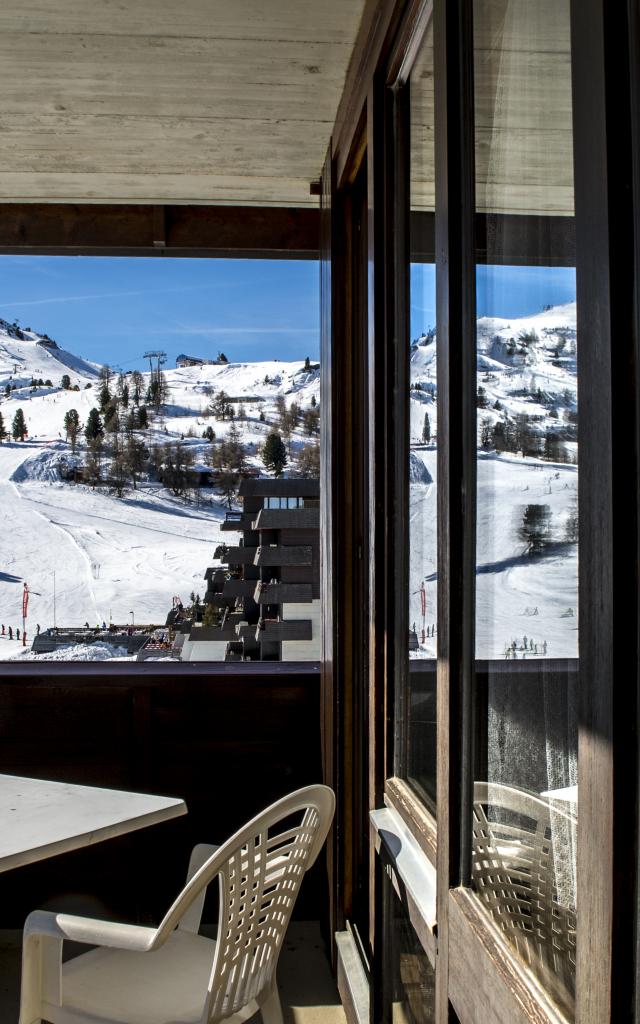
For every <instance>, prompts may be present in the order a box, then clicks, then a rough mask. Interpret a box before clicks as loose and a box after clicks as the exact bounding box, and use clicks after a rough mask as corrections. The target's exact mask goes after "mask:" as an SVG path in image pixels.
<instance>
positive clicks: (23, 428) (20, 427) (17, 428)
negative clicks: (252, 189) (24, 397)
mask: <svg viewBox="0 0 640 1024" xmlns="http://www.w3.org/2000/svg"><path fill="white" fill-rule="evenodd" d="M11 435H12V437H13V439H14V441H24V439H25V437H26V435H27V421H26V420H25V418H24V413H23V411H22V409H17V410H16V414H15V416H14V417H13V422H12V424H11Z"/></svg>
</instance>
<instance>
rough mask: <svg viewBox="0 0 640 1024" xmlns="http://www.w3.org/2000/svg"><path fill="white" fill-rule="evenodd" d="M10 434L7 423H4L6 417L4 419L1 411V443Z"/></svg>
mask: <svg viewBox="0 0 640 1024" xmlns="http://www.w3.org/2000/svg"><path fill="white" fill-rule="evenodd" d="M8 436H9V434H8V432H7V430H6V428H5V425H4V419H3V416H2V413H1V412H0V444H2V442H3V441H4V440H5V438H7V437H8Z"/></svg>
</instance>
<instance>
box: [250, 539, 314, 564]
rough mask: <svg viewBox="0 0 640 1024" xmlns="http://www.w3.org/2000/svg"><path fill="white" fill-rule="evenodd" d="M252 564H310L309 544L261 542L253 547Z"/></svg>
mask: <svg viewBox="0 0 640 1024" xmlns="http://www.w3.org/2000/svg"><path fill="white" fill-rule="evenodd" d="M248 550H251V549H248ZM253 550H254V551H255V556H254V562H253V564H254V565H260V566H263V565H311V563H312V552H311V546H310V545H308V544H305V545H303V546H300V547H298V546H297V545H291V546H287V547H285V546H283V545H281V544H261V545H260V547H258V548H254V549H253Z"/></svg>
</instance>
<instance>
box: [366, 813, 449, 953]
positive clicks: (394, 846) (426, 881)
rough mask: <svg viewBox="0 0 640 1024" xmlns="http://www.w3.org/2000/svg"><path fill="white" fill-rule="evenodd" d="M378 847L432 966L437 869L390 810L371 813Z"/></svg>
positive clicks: (434, 945)
mask: <svg viewBox="0 0 640 1024" xmlns="http://www.w3.org/2000/svg"><path fill="white" fill-rule="evenodd" d="M369 818H370V821H371V827H372V829H373V832H374V836H373V839H374V844H375V848H376V851H377V853H378V855H379V856H380V858H381V860H382V863H383V865H384V866H385V867H386V868H387V870H388V871H389V874H390V877H391V881H392V883H393V887H394V889H395V890H396V892H397V894H398V896H399V898H400V899H401V900H402V902H403V903H404V905H405V907H406V909H407V913H408V914H409V919H410V921H411V924H412V926H413V928H414V929H415V931H416V934H417V936H418V938H419V939H420V943H421V945H422V946H423V948H424V951H425V953H426V954H427V956H428V957H429V960H430V961H431V964H432V965H435V959H436V870H435V868H434V866H433V864H432V863H431V861H430V860H429V858H428V857H427V856H426V854H425V853H424V852H423V850H422V849H421V848H420V846H419V845H418V843H417V842H416V840H415V838H414V837H413V836H412V835H411V833H410V832H409V830H408V828H407V826H406V825H405V823H404V821H403V820H402V818H401V817H400V815H399V814H398V813H397V812H396V811H394V810H393V809H392V808H390V807H383V808H380V809H379V810H375V811H371V812H370V814H369Z"/></svg>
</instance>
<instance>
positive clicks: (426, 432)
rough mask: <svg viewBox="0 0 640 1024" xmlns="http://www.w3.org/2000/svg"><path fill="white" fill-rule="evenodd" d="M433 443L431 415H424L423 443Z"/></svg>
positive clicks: (426, 413)
mask: <svg viewBox="0 0 640 1024" xmlns="http://www.w3.org/2000/svg"><path fill="white" fill-rule="evenodd" d="M430 441H431V421H430V419H429V413H428V412H425V414H424V423H423V424H422V443H423V444H429V442H430Z"/></svg>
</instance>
